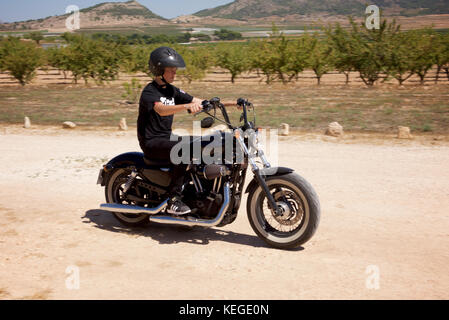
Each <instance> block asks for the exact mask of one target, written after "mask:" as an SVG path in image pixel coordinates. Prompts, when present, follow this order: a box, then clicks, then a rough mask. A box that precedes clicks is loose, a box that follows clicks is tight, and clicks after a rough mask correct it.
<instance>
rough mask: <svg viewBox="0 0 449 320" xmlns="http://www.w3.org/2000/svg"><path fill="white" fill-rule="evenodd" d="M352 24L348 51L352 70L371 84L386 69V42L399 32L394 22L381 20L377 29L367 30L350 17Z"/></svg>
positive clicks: (367, 83) (366, 82)
mask: <svg viewBox="0 0 449 320" xmlns="http://www.w3.org/2000/svg"><path fill="white" fill-rule="evenodd" d="M350 23H351V26H352V29H351V32H350V37H351V38H350V41H349V44H350V46H349V48H348V50H349V52H350V56H351V60H352V62H353V66H354V70H356V71H358V72H359V74H360V78H361V79H362V80H363V82H364V83H365V84H366V85H368V86H372V85H374V83H375V82H376V81H377V80H379V79H380V78H381V77H382V73H383V72H385V71H386V68H385V66H386V64H387V56H388V52H387V50H386V48H387V43H388V42H389V41H391V38H392V36H393V35H394V34H396V33H398V32H399V29H400V28H399V26H398V25H396V22H395V21H393V22H391V23H387V21H386V20H384V21H382V22H381V24H380V28H379V29H371V30H368V29H366V27H365V26H364V24H363V23H362V24H361V25H360V26H359V25H357V24H356V23H355V22H354V21H353V20H352V19H350Z"/></svg>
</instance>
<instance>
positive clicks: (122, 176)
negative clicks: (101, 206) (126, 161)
mask: <svg viewBox="0 0 449 320" xmlns="http://www.w3.org/2000/svg"><path fill="white" fill-rule="evenodd" d="M130 173H131V170H129V169H114V171H112V172H111V174H110V176H109V179H108V181H107V183H106V187H105V189H104V191H105V196H106V202H107V203H118V204H128V205H138V204H137V203H135V202H133V201H128V200H124V199H123V198H121V197H120V196H121V195H123V192H122V188H123V185H124V184H125V183H126V181H127V180H128V176H129V174H130ZM113 214H114V216H115V218H116V219H117V220H118V221H120V222H121V223H122V224H123V225H125V226H128V227H137V226H146V225H147V224H148V223H149V222H150V219H149V216H148V215H146V214H130V213H121V212H113Z"/></svg>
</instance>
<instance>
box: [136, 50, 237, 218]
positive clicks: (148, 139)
mask: <svg viewBox="0 0 449 320" xmlns="http://www.w3.org/2000/svg"><path fill="white" fill-rule="evenodd" d="M185 67H186V64H185V62H184V59H183V58H182V56H181V55H180V54H178V53H177V52H176V51H175V50H174V49H172V48H169V47H159V48H157V49H156V50H154V51H153V52H152V53H151V55H150V60H149V68H150V72H151V73H152V74H153V76H154V79H153V81H152V82H151V83H149V84H148V85H147V86H146V87H145V88H144V90H143V92H142V95H141V98H140V103H139V116H138V119H137V136H138V139H139V145H140V147H141V149H142V150H143V152H144V154H145V157H146V158H147V159H153V160H167V161H169V162H170V163H171V170H170V173H171V178H172V180H171V183H170V185H169V187H168V196H169V199H170V200H169V202H168V207H167V213H170V214H174V215H184V214H188V213H190V212H191V210H190V208H189V207H188V206H187V205H186V204H184V203H183V202H182V200H181V192H182V186H183V182H184V174H185V170H186V168H187V165H186V164H178V165H175V164H173V162H172V161H171V159H170V152H171V149H172V148H173V147H174V146H175V145H176V144H178V143H179V141H178V140H175V141H173V140H170V137H171V135H172V124H173V118H174V114H176V113H180V112H185V111H189V112H190V113H191V114H194V113H196V112H198V111H201V110H202V105H201V102H202V101H203V100H201V99H198V98H195V97H193V96H191V95H189V94H188V93H186V92H184V91H182V90H180V89H179V88H177V87H175V86H173V85H172V83H173V82H174V80H175V77H176V71H177V70H178V69H184V68H185ZM223 104H224V105H236V103H235V102H224V103H223Z"/></svg>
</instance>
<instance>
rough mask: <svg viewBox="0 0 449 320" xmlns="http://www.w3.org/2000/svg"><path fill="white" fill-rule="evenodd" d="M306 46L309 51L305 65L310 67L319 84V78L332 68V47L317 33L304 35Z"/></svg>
mask: <svg viewBox="0 0 449 320" xmlns="http://www.w3.org/2000/svg"><path fill="white" fill-rule="evenodd" d="M306 43H307V48H308V51H309V53H310V55H309V57H308V59H307V67H308V68H310V69H312V70H313V72H314V73H315V77H316V79H317V84H318V85H320V84H321V78H322V77H323V75H325V74H326V73H328V72H329V71H330V70H331V69H332V55H331V53H332V47H331V46H330V45H329V44H328V43H327V42H326V40H324V39H319V37H318V34H316V33H315V34H314V35H313V36H312V37H310V36H308V35H307V36H306Z"/></svg>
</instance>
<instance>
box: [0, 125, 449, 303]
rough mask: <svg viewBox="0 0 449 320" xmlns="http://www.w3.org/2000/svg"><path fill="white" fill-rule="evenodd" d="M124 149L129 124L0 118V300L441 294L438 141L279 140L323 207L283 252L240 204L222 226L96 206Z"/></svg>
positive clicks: (443, 168)
mask: <svg viewBox="0 0 449 320" xmlns="http://www.w3.org/2000/svg"><path fill="white" fill-rule="evenodd" d="M133 150H139V149H138V144H137V139H136V137H135V132H134V131H129V132H125V133H120V132H117V131H115V129H108V128H104V129H102V130H94V129H92V130H82V131H81V130H78V129H76V130H75V131H70V132H69V131H63V130H61V129H59V128H57V127H34V128H33V129H31V130H25V129H22V128H21V127H20V126H11V125H2V126H0V161H1V163H2V164H3V172H2V175H1V179H0V190H2V191H1V192H0V218H1V219H0V299H81V298H83V299H378V298H382V299H448V298H449V295H448V292H449V290H448V289H449V276H448V273H447V265H448V263H449V255H448V250H447V248H448V246H449V233H448V230H449V228H448V227H449V216H448V209H449V193H448V190H449V170H448V163H449V144H448V143H447V140H445V141H434V140H432V139H431V137H416V138H415V139H414V140H411V141H403V140H396V139H393V138H388V137H387V138H382V139H381V138H379V137H374V138H373V137H370V136H362V135H358V134H348V135H347V136H346V138H344V139H334V138H328V137H324V136H321V135H312V134H302V135H298V136H290V137H282V138H281V141H280V147H279V159H280V160H279V163H280V164H281V165H283V166H287V167H291V168H294V169H295V170H296V171H297V172H298V173H299V174H301V175H303V176H304V177H305V178H306V179H307V180H309V181H310V182H311V183H312V185H313V186H314V187H315V189H316V191H317V193H318V194H319V196H320V200H321V206H322V218H321V223H320V226H319V229H318V232H317V234H316V235H315V236H314V238H313V239H312V240H311V241H309V242H308V243H306V244H305V245H304V246H303V247H302V248H301V249H300V250H295V251H283V250H276V249H272V248H269V247H267V246H266V245H265V244H264V242H262V241H261V240H260V239H258V238H257V237H256V235H255V234H254V232H253V231H252V229H251V227H250V225H249V223H248V219H247V217H246V210H245V205H246V201H244V202H243V204H242V207H241V209H240V215H239V217H238V218H237V220H236V221H235V222H234V223H233V224H231V225H228V226H226V227H224V228H213V229H201V228H193V229H190V228H185V227H176V226H165V225H158V224H152V225H150V226H149V227H148V228H145V229H134V230H132V229H129V228H125V227H123V226H121V225H120V224H119V223H118V222H117V221H116V220H115V219H114V218H113V217H112V216H111V215H110V214H109V213H106V212H104V211H101V210H98V206H99V204H100V203H102V202H103V201H104V193H103V189H102V188H101V187H100V186H97V185H95V182H96V178H97V174H98V170H99V168H100V166H101V165H102V164H103V163H104V162H105V161H107V159H109V158H111V157H112V156H114V155H117V154H119V153H122V152H127V151H133ZM244 200H245V199H244ZM70 266H76V267H78V268H79V275H80V287H79V289H77V290H69V289H68V288H67V286H66V284H67V283H69V284H70V281H69V280H70V279H71V278H70V277H71V275H73V274H70V273H66V271H70V269H67V268H68V267H70ZM372 266H374V269H373V267H372ZM376 268H378V271H379V274H378V276H379V278H378V279H379V282H378V284H379V287H378V289H370V286H368V287H367V282H368V284H373V283H374V284H375V282H371V281H370V280H373V278H372V277H373V276H374V274H373V273H372V272H373V270H376Z"/></svg>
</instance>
